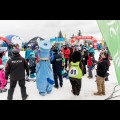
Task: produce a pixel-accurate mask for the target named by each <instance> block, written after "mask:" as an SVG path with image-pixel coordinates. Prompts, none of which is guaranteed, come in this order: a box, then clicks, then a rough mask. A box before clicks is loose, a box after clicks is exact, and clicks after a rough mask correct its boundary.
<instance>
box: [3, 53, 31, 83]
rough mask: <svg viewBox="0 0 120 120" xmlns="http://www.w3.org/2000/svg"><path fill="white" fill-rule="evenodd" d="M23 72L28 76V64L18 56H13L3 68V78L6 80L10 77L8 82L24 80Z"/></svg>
mask: <svg viewBox="0 0 120 120" xmlns="http://www.w3.org/2000/svg"><path fill="white" fill-rule="evenodd" d="M25 70H26V72H27V75H28V76H29V68H28V63H27V62H26V60H25V59H24V58H22V57H21V56H20V55H19V54H18V55H14V56H12V57H11V59H9V60H8V62H7V64H6V68H5V78H6V79H8V76H9V75H10V80H13V81H16V80H22V79H25Z"/></svg>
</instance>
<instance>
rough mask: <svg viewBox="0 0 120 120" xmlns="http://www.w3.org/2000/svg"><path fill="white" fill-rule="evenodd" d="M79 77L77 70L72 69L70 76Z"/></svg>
mask: <svg viewBox="0 0 120 120" xmlns="http://www.w3.org/2000/svg"><path fill="white" fill-rule="evenodd" d="M77 75H78V70H77V69H76V68H71V69H70V71H69V76H71V77H72V76H77Z"/></svg>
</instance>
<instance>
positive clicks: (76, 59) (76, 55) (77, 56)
mask: <svg viewBox="0 0 120 120" xmlns="http://www.w3.org/2000/svg"><path fill="white" fill-rule="evenodd" d="M80 60H81V54H80V52H78V51H75V52H74V53H73V54H72V61H73V62H79V61H80Z"/></svg>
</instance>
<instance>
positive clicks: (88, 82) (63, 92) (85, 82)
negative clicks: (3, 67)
mask: <svg viewBox="0 0 120 120" xmlns="http://www.w3.org/2000/svg"><path fill="white" fill-rule="evenodd" d="M21 55H22V56H24V52H21ZM98 56H99V53H98V52H97V53H96V56H95V57H96V59H97V58H98ZM109 73H110V76H109V81H106V82H105V86H106V95H105V96H94V95H93V93H94V92H97V85H96V82H95V79H96V78H95V74H96V72H95V70H93V74H94V78H93V79H88V78H87V75H85V76H83V78H82V88H81V93H80V95H79V96H74V95H73V94H72V93H71V84H70V81H69V80H67V79H64V84H63V88H59V89H55V88H53V91H52V93H51V94H48V95H46V96H44V97H43V96H40V95H39V92H38V90H37V88H36V82H26V88H27V93H28V95H29V97H28V99H27V100H105V99H106V98H108V97H109V96H110V95H111V93H112V92H113V89H114V87H115V86H116V85H117V84H118V82H117V78H116V74H115V70H114V65H113V62H112V61H111V66H110V71H109ZM7 88H9V83H8V85H7ZM118 89H120V87H119V88H118ZM116 95H120V91H118V92H117V93H116ZM6 99H7V92H5V93H1V94H0V100H6ZM13 99H14V100H21V92H20V88H19V86H18V84H17V86H16V89H15V92H14V96H13ZM112 100H120V97H117V98H114V99H112Z"/></svg>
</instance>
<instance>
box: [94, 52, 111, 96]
mask: <svg viewBox="0 0 120 120" xmlns="http://www.w3.org/2000/svg"><path fill="white" fill-rule="evenodd" d="M101 57H102V60H101V61H99V62H98V65H97V80H96V82H97V88H98V92H97V93H94V95H100V96H101V95H105V84H104V81H105V77H106V74H107V71H108V68H109V60H108V53H107V52H106V51H105V52H103V53H102V54H101Z"/></svg>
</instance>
